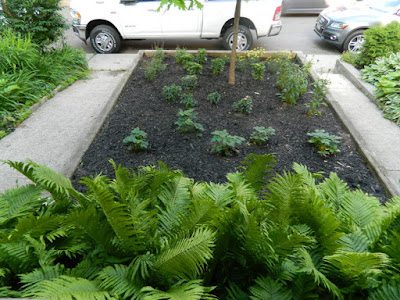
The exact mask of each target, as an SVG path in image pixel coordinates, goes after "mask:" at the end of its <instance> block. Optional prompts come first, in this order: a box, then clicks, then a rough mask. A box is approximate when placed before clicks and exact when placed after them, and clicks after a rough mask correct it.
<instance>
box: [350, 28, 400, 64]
mask: <svg viewBox="0 0 400 300" xmlns="http://www.w3.org/2000/svg"><path fill="white" fill-rule="evenodd" d="M364 37H365V42H364V43H363V46H362V48H361V53H360V55H359V57H358V59H357V61H356V62H357V65H358V67H360V68H361V67H363V66H365V65H369V64H371V63H373V62H374V61H375V60H376V59H377V58H378V57H387V56H389V55H390V54H392V53H393V52H394V53H396V52H399V51H400V24H399V23H397V22H395V21H393V22H391V23H389V24H387V25H384V26H383V25H377V26H372V27H370V28H368V29H367V30H365V32H364Z"/></svg>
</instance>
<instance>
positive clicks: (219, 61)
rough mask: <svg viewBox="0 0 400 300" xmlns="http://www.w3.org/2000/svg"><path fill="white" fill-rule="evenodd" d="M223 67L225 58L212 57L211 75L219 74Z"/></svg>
mask: <svg viewBox="0 0 400 300" xmlns="http://www.w3.org/2000/svg"><path fill="white" fill-rule="evenodd" d="M224 69H225V60H224V59H223V58H222V57H218V58H214V59H213V60H212V61H211V71H212V74H213V75H217V74H221V73H222V72H223V71H224Z"/></svg>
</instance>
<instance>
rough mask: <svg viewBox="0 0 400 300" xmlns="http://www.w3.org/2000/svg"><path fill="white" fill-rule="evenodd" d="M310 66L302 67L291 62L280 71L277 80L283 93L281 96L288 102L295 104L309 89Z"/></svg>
mask: <svg viewBox="0 0 400 300" xmlns="http://www.w3.org/2000/svg"><path fill="white" fill-rule="evenodd" d="M307 68H308V66H303V67H300V66H299V65H297V64H295V63H293V62H290V63H288V64H287V65H286V66H285V68H284V69H282V70H281V71H280V72H278V77H277V80H276V83H277V86H278V88H279V90H280V91H281V93H280V94H279V97H280V98H281V99H282V100H284V101H285V102H286V103H287V104H290V105H295V104H296V101H297V99H298V98H299V97H300V96H301V95H303V94H304V93H305V92H306V91H307V87H308V69H307Z"/></svg>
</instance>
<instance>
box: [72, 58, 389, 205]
mask: <svg viewBox="0 0 400 300" xmlns="http://www.w3.org/2000/svg"><path fill="white" fill-rule="evenodd" d="M147 60H148V58H143V59H142V61H141V62H140V63H139V65H138V67H137V68H136V70H135V71H134V72H133V73H132V75H131V77H130V79H129V80H128V82H127V84H126V86H125V87H124V89H123V91H122V93H121V94H120V97H119V101H118V103H117V105H116V107H115V108H114V110H113V111H112V112H111V113H110V115H109V116H108V118H107V120H106V122H105V123H104V125H103V127H102V129H101V131H100V132H99V134H98V136H97V137H96V139H95V140H94V142H93V143H92V145H91V146H90V148H89V149H88V150H87V152H86V153H85V155H84V157H83V158H82V162H81V164H80V165H79V167H78V169H77V170H76V172H75V174H74V177H73V181H74V184H75V185H77V186H78V184H77V181H78V180H79V178H81V177H84V176H89V175H94V174H98V173H102V174H104V175H108V176H110V177H113V173H114V172H113V168H112V166H111V164H110V163H109V160H110V159H113V160H114V161H115V162H116V163H117V164H121V165H122V166H124V167H127V168H133V169H135V168H136V167H138V166H144V165H150V164H156V163H157V161H163V162H164V163H166V164H167V166H168V167H170V168H174V169H180V170H182V172H183V173H184V174H185V175H187V176H188V177H190V178H193V179H194V180H196V181H206V182H215V183H217V182H218V183H221V182H225V181H226V177H225V175H226V174H227V173H229V172H234V171H235V170H236V167H237V166H239V165H240V164H241V162H242V161H243V160H244V158H245V157H246V156H247V155H248V154H250V153H255V154H266V153H274V154H275V157H276V159H277V163H276V168H275V170H276V172H277V173H279V174H281V173H282V172H283V171H284V170H291V167H292V165H293V163H294V162H297V163H300V164H303V165H305V166H307V167H308V169H309V170H310V171H311V172H320V171H322V172H324V173H325V176H328V175H329V173H330V172H336V173H337V174H338V176H339V177H340V178H341V179H342V180H344V181H345V182H347V184H348V186H349V187H350V188H351V189H357V188H361V189H362V190H363V191H364V192H367V193H369V194H371V195H373V196H376V197H378V198H379V199H380V200H381V201H382V202H383V201H385V199H386V195H385V191H384V189H383V188H382V186H381V184H380V183H379V181H378V180H377V179H376V178H375V177H374V176H373V175H372V173H371V171H370V170H369V168H368V167H367V164H366V163H365V162H364V161H363V159H362V158H361V156H360V155H359V153H358V152H357V149H356V146H355V144H354V142H353V140H352V139H351V137H350V135H349V133H348V132H346V130H345V129H344V128H343V127H342V125H341V123H340V122H339V121H338V120H337V119H336V117H335V115H334V113H333V112H332V109H331V108H330V107H321V108H320V110H321V112H322V114H321V115H320V116H314V117H307V116H306V113H307V108H306V107H305V105H304V104H305V103H308V102H309V101H310V99H311V94H310V93H306V94H304V95H303V96H301V98H300V99H299V100H298V101H297V105H292V106H289V105H287V104H285V103H284V102H283V101H282V100H281V99H280V98H279V96H278V95H277V94H278V93H279V90H278V89H277V87H276V74H274V73H272V72H270V71H268V70H267V71H266V73H265V76H264V78H263V79H262V80H254V79H253V78H252V76H251V74H250V71H244V72H236V84H235V85H233V86H232V85H229V84H228V68H229V66H228V65H227V66H226V68H225V72H224V73H223V74H219V75H212V73H211V66H210V61H211V58H209V59H208V62H207V63H206V64H205V65H204V66H203V71H202V74H201V75H200V77H199V81H198V86H197V88H195V89H194V90H192V91H190V92H191V93H192V94H193V96H194V98H195V99H196V100H197V105H196V106H195V111H196V112H197V113H198V117H197V119H196V120H195V121H196V122H198V123H201V124H202V125H203V126H204V129H205V130H204V132H203V134H202V136H201V137H199V136H197V135H196V134H195V133H189V134H185V133H180V132H178V131H177V126H176V125H174V123H175V122H176V121H177V113H178V111H179V109H184V106H183V105H182V104H181V103H179V101H177V102H169V101H167V100H165V99H164V98H163V97H162V88H163V87H164V86H167V85H171V84H176V85H180V82H181V78H182V77H183V76H185V75H187V72H186V70H184V68H183V66H182V65H179V64H176V63H175V58H173V57H167V58H166V60H165V63H166V64H167V69H166V70H165V71H163V72H161V73H160V74H158V76H157V78H156V79H155V80H154V81H152V82H150V81H148V80H146V79H145V76H144V66H145V64H146V61H147ZM211 92H219V93H220V94H221V95H222V98H221V101H220V103H219V105H217V106H216V105H212V104H211V103H209V102H208V100H207V95H208V94H209V93H211ZM247 95H248V96H251V97H252V98H253V110H252V112H251V114H249V115H243V114H240V113H236V112H235V111H234V110H233V108H232V104H233V103H234V102H235V101H238V100H240V99H241V98H243V97H245V96H247ZM254 126H264V127H272V128H274V129H275V131H276V135H275V136H272V137H271V138H270V141H269V142H268V144H267V145H265V146H256V145H253V144H250V143H248V142H245V143H244V144H242V146H241V147H240V153H239V154H237V155H234V156H231V157H222V156H219V155H216V154H213V153H211V151H210V149H211V143H210V140H211V137H212V136H211V132H213V131H215V130H224V129H226V130H227V131H228V132H229V134H231V135H237V136H241V137H244V138H245V139H246V141H249V137H250V135H251V133H252V132H253V127H254ZM135 127H140V129H141V130H143V131H145V132H146V133H147V134H148V141H149V148H148V149H147V150H144V151H140V152H132V151H129V150H127V146H126V145H125V144H124V143H123V142H122V141H123V139H124V138H125V137H127V136H129V135H130V132H131V130H132V129H133V128H135ZM315 129H325V130H326V131H327V132H329V133H330V134H333V135H337V136H341V137H342V138H343V140H342V142H341V144H340V146H339V149H340V152H338V153H336V154H334V155H332V156H328V157H322V156H320V155H319V154H317V150H316V149H315V148H314V146H313V145H312V144H310V143H308V142H307V141H308V139H309V137H308V136H307V133H308V132H313V131H314V130H315ZM78 188H81V187H79V186H78Z"/></svg>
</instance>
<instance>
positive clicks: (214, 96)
mask: <svg viewBox="0 0 400 300" xmlns="http://www.w3.org/2000/svg"><path fill="white" fill-rule="evenodd" d="M207 99H208V101H210V103H211V104H218V103H219V101H221V94H220V93H218V92H213V93H209V94H208V95H207Z"/></svg>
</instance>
